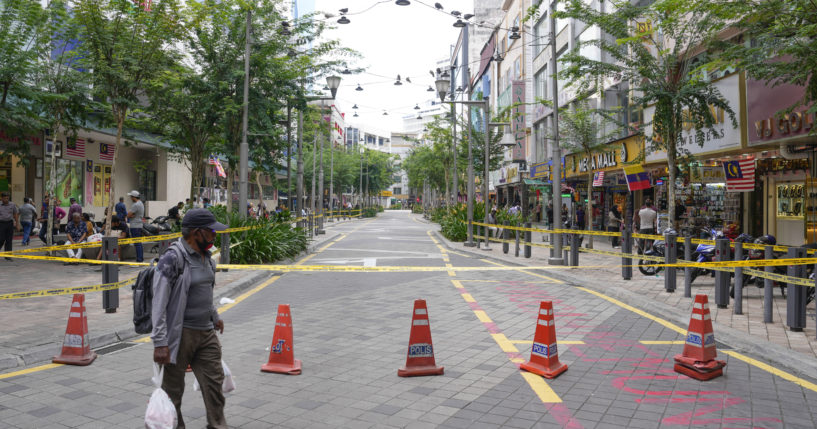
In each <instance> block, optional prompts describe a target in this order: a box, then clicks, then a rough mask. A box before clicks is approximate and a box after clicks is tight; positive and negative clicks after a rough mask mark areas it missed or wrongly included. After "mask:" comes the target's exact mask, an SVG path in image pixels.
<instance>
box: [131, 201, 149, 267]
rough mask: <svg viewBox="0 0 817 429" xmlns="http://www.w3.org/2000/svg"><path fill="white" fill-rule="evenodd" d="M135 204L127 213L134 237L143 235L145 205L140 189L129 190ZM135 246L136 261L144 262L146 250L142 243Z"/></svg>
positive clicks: (134, 244)
mask: <svg viewBox="0 0 817 429" xmlns="http://www.w3.org/2000/svg"><path fill="white" fill-rule="evenodd" d="M128 196H129V197H130V199H131V201H132V202H133V204H131V205H130V211H129V212H128V214H127V218H128V222H129V223H130V236H131V237H133V238H137V237H141V236H142V227H143V226H144V224H143V223H142V218H144V217H145V205H144V204H142V201H141V199H140V198H141V197H140V195H139V191H136V190H134V191H130V192H128ZM133 248H134V250H136V262H142V261H143V260H144V259H143V258H144V251H143V249H142V243H133Z"/></svg>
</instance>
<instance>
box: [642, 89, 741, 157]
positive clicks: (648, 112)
mask: <svg viewBox="0 0 817 429" xmlns="http://www.w3.org/2000/svg"><path fill="white" fill-rule="evenodd" d="M740 79H741V76H740V73H733V74H731V75H729V76H727V77H725V78H723V79H720V80H718V81H716V82H714V83H713V85H714V86H715V88H716V89H717V90H718V91H720V93H721V95H722V96H723V98H724V100H726V102H727V103H728V104H729V106H730V107H731V108H732V111H734V112H735V115H736V116H737V120H738V127H737V128H735V127H733V126H732V121H731V119H729V115H728V114H727V113H726V111H725V110H724V109H721V108H717V107H715V106H710V113H711V114H712V116H713V117H714V118H715V124H714V126H713V129H712V130H709V129H707V130H704V141H703V146H701V145H699V144H698V142H697V135H696V131H697V130H696V129H694V128H692V122H691V121H687V122H685V123H684V127H683V130H681V141H680V142H679V144H678V148H679V149H682V150H684V151H687V152H689V154H691V155H704V154H709V153H718V152H722V151H724V150H730V149H739V148H740V147H741V133H740V129H741V126H742V125H741V124H742V122H743V120H742V119H741V118H740V115H739V112H740ZM654 113H655V106H650V107H647V108H646V109H644V121H645V123H647V124H649V125H647V126H646V127H644V135H646V136H648V138H649V137H650V136H652V133H653V126H652V121H653V115H654ZM685 116H686V117H688V116H689V113H688V112H685ZM654 137H655V136H654ZM649 146H650V145H649V144H648V145H647V147H648V149H647V157H646V161H647V162H653V161H665V160H666V159H667V153H666V151H664V150H656V151H652V150H650V149H649Z"/></svg>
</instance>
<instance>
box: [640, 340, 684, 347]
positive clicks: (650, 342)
mask: <svg viewBox="0 0 817 429" xmlns="http://www.w3.org/2000/svg"><path fill="white" fill-rule="evenodd" d="M639 343H641V344H644V345H648V346H650V345H672V344H684V343H685V342H684V340H675V341H645V340H642V341H639Z"/></svg>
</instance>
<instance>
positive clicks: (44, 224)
mask: <svg viewBox="0 0 817 429" xmlns="http://www.w3.org/2000/svg"><path fill="white" fill-rule="evenodd" d="M48 201H49V197H48V196H46V197H45V198H44V199H43V207H42V212H40V219H39V220H40V234H39V237H40V240H42V242H43V244H46V245H47V244H48V237H47V235H48V234H47V232H48ZM51 214H53V215H54V227H53V228H52V229H51V236H52V237H53V236H55V235H57V232H59V230H60V221H61V220H62V218H64V217H65V210H63V209H62V207H60V200H58V199H56V198H54V207H53V209H52V210H51Z"/></svg>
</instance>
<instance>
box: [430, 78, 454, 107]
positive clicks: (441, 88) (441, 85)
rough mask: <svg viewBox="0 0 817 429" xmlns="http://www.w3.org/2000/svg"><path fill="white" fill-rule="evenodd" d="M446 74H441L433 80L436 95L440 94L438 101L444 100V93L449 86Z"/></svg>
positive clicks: (449, 82)
mask: <svg viewBox="0 0 817 429" xmlns="http://www.w3.org/2000/svg"><path fill="white" fill-rule="evenodd" d="M446 74H447V73H445V74H443V75H442V77H441V78H440V79H437V80H435V81H434V85H435V86H436V87H437V95H439V96H440V101H445V94H447V93H448V90H449V89H450V88H451V81H450V80H448V79H446V77H447V76H446Z"/></svg>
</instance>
